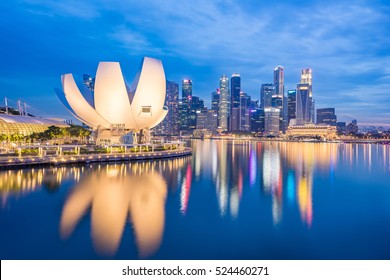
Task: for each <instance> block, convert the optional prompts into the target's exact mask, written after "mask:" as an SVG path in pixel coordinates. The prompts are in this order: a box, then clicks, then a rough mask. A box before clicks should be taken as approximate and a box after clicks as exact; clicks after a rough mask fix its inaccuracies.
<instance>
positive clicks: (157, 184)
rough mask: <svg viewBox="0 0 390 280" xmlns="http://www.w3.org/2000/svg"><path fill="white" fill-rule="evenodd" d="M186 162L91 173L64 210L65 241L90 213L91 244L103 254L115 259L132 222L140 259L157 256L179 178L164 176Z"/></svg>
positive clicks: (108, 167) (115, 167)
mask: <svg viewBox="0 0 390 280" xmlns="http://www.w3.org/2000/svg"><path fill="white" fill-rule="evenodd" d="M184 163H185V160H184V159H178V160H173V161H160V162H142V163H134V164H129V165H126V164H119V165H99V166H97V167H94V168H91V169H90V170H87V171H86V172H85V173H84V176H83V177H82V178H81V180H80V181H79V182H78V184H77V185H76V186H75V187H74V189H73V191H72V193H71V194H70V195H69V197H68V198H67V200H66V202H65V205H64V207H63V211H62V215H61V220H60V235H61V237H62V239H68V238H69V237H70V236H71V235H72V233H73V232H74V230H75V228H76V226H77V224H78V223H79V222H80V220H81V219H82V218H83V217H84V216H85V215H88V214H89V213H90V215H91V237H92V243H93V247H94V249H95V251H96V252H97V253H98V254H100V255H103V256H113V255H115V253H116V252H117V250H118V248H119V245H120V242H121V239H122V235H123V232H124V229H125V226H126V221H127V220H129V221H130V223H131V228H132V229H133V231H134V236H135V243H136V245H137V249H138V254H139V257H140V258H147V257H149V256H151V255H153V254H154V253H155V252H156V251H157V250H158V249H159V247H160V244H161V240H162V236H163V232H164V224H165V201H166V196H167V189H168V183H169V181H170V180H171V179H173V180H174V181H175V177H177V174H176V176H173V177H172V176H166V177H164V173H166V172H167V171H170V173H172V172H173V173H175V170H176V171H178V170H179V169H180V167H181V166H182V165H183V164H184ZM170 175H172V174H170ZM171 183H174V182H171Z"/></svg>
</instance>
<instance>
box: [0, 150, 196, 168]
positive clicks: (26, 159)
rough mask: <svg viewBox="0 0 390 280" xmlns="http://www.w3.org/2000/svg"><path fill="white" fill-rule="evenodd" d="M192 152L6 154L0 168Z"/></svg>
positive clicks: (166, 156) (109, 160)
mask: <svg viewBox="0 0 390 280" xmlns="http://www.w3.org/2000/svg"><path fill="white" fill-rule="evenodd" d="M191 154H192V149H191V148H187V147H179V148H178V149H176V150H164V151H137V152H125V153H97V154H72V155H64V154H62V155H60V154H53V155H41V156H6V157H2V158H0V169H6V168H18V167H31V166H39V165H52V166H57V165H64V164H75V163H94V162H121V161H138V160H154V159H168V158H175V157H182V156H188V155H191Z"/></svg>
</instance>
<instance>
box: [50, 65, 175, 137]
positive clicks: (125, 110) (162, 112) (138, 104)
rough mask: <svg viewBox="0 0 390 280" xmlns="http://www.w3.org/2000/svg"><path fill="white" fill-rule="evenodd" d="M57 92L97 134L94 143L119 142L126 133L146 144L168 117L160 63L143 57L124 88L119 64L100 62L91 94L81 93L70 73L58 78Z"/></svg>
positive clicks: (164, 82) (87, 91)
mask: <svg viewBox="0 0 390 280" xmlns="http://www.w3.org/2000/svg"><path fill="white" fill-rule="evenodd" d="M61 80H62V90H59V89H56V93H57V95H58V97H59V99H60V100H61V101H62V103H63V104H64V105H65V107H66V108H67V109H68V110H69V111H70V112H71V113H72V114H73V115H74V116H75V117H76V118H78V119H79V120H80V121H82V122H83V123H85V124H86V125H88V126H90V127H91V128H93V129H95V130H96V131H97V143H99V141H101V142H104V143H107V142H108V143H118V142H120V141H121V137H122V136H123V135H125V134H127V133H135V134H138V135H139V141H140V142H149V141H150V139H149V130H150V129H151V128H153V127H155V126H156V125H157V124H159V123H160V122H161V121H162V120H163V119H164V118H165V116H166V115H167V113H168V108H167V107H166V106H164V102H165V95H166V81H165V73H164V68H163V65H162V62H161V60H158V59H154V58H149V57H144V59H143V61H142V63H141V70H140V73H139V75H137V78H136V79H135V80H134V82H133V84H132V85H131V86H130V87H129V86H127V85H126V83H125V80H124V78H123V75H122V70H121V67H120V65H119V63H118V62H100V63H99V66H98V69H97V73H96V78H95V86H94V92H93V93H92V92H91V91H90V90H88V89H86V90H85V91H82V92H81V91H80V90H79V88H78V86H77V85H76V82H75V80H74V78H73V75H72V74H65V75H62V77H61Z"/></svg>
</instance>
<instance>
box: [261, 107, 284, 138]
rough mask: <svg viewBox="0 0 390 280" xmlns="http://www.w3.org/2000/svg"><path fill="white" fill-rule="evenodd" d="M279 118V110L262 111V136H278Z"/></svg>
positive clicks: (267, 109) (266, 109)
mask: <svg viewBox="0 0 390 280" xmlns="http://www.w3.org/2000/svg"><path fill="white" fill-rule="evenodd" d="M279 117H280V109H278V108H272V107H269V108H265V109H264V134H265V135H273V136H278V135H279V120H280V119H279Z"/></svg>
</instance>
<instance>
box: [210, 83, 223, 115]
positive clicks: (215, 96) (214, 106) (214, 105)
mask: <svg viewBox="0 0 390 280" xmlns="http://www.w3.org/2000/svg"><path fill="white" fill-rule="evenodd" d="M220 97H221V94H220V92H219V88H218V89H217V90H216V91H213V92H212V93H211V110H214V111H215V112H218V111H219V103H220V99H221V98H220Z"/></svg>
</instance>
